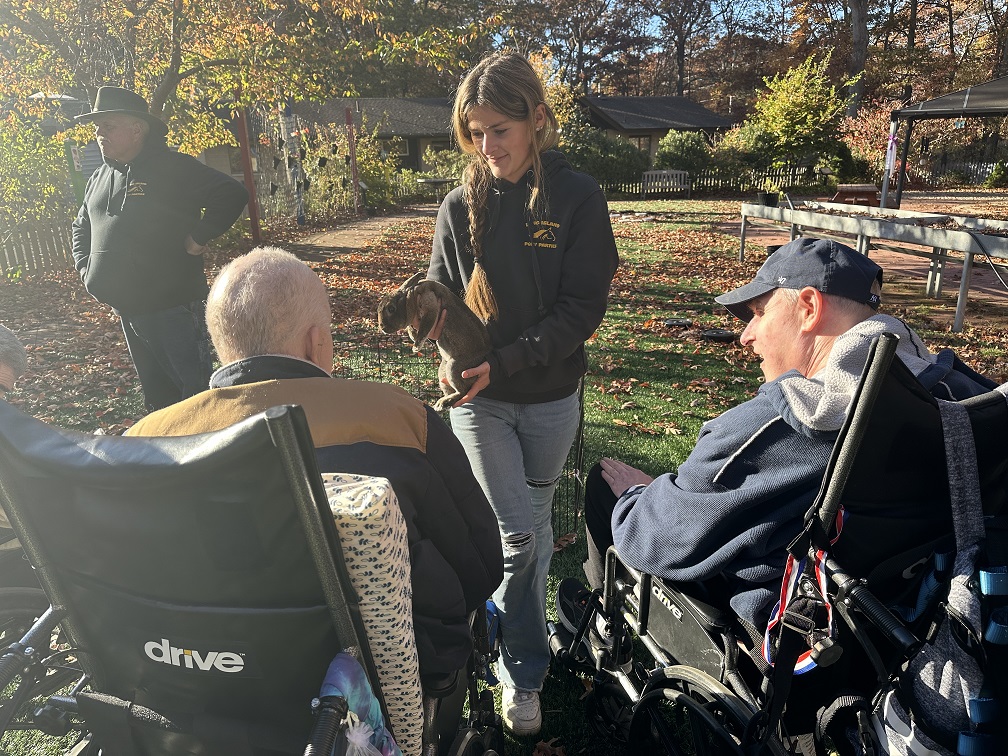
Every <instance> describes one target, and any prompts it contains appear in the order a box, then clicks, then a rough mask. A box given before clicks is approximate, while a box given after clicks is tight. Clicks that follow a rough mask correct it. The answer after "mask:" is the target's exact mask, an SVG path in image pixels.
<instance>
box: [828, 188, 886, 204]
mask: <svg viewBox="0 0 1008 756" xmlns="http://www.w3.org/2000/svg"><path fill="white" fill-rule="evenodd" d="M830 202H843V203H846V204H848V205H870V206H871V207H878V206H879V189H878V187H877V186H875V184H837V191H836V194H834V195H833V198H832V199H831V200H830Z"/></svg>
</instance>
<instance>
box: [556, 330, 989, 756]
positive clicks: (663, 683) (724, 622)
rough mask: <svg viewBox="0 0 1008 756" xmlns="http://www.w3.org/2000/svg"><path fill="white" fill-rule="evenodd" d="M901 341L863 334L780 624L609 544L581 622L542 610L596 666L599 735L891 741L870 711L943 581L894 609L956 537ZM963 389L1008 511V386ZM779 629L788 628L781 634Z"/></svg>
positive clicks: (800, 750)
mask: <svg viewBox="0 0 1008 756" xmlns="http://www.w3.org/2000/svg"><path fill="white" fill-rule="evenodd" d="M895 346H896V337H895V336H892V335H890V334H884V335H883V336H882V337H881V338H880V339H879V340H878V341H877V342H876V343H875V344H874V345H873V349H872V351H871V354H870V356H869V359H868V363H867V364H866V366H865V369H864V372H863V374H862V377H861V381H860V384H859V386H858V389H857V392H856V394H855V397H854V400H853V401H852V404H851V408H850V409H849V411H848V415H847V420H846V423H845V425H844V427H843V428H841V430H840V433H839V436H838V438H837V441H836V443H835V446H834V448H833V453H832V455H831V459H830V461H829V464H828V466H827V469H826V472H825V474H824V478H823V482H822V486H821V489H820V491H819V494H818V495H817V496H816V498H815V501H814V502H813V504H812V506H811V507H810V509H809V511H808V513H807V514H806V518H805V527H804V529H803V530H802V533H801V534H800V535H799V536H798V537H797V538H796V539H795V541H794V542H793V543H792V544H791V546H790V547H789V549H790V551H791V553H792V554H793V555H794V557H795V559H794V562H795V565H797V566H796V568H795V570H794V573H793V574H792V575H791V577H792V578H793V579H792V581H791V583H790V585H789V584H788V582H787V580H786V579H785V585H784V587H783V588H782V589H781V595H782V603H781V605H779V607H778V608H779V609H780V619H779V622H777V624H776V627H777V630H778V631H779V632H780V636H777V635H775V633H774V632H773V630H771V631H770V632H765V631H764V630H763V629H757V628H755V627H753V626H751V625H750V624H749V623H747V622H745V621H743V620H742V619H741V618H740V617H738V616H737V615H735V614H734V612H732V611H731V610H730V608H728V601H727V599H728V598H729V597H730V595H731V594H730V593H729V592H727V591H728V585H727V582H722V581H720V580H712V581H708V582H706V583H704V584H695V583H689V584H679V583H672V582H670V581H666V580H661V579H658V578H656V577H654V576H651V575H648V574H644V573H641V572H639V571H637V570H635V569H633V568H632V567H630V566H628V565H626V564H624V563H623V562H622V561H621V559H620V557H619V555H618V554H617V553H616V551H615V549H614V548H610V549H609V551H608V552H607V554H606V560H605V581H604V585H603V588H602V589H601V590H597V591H594V592H592V593H591V595H590V598H589V599H588V600H587V609H586V610H585V611H584V612H583V614H582V615H581V619H580V622H579V623H578V626H577V627H576V628H575V629H574V631H573V632H571V630H569V629H568V628H566V627H564V626H562V625H558V624H556V623H547V624H548V631H549V635H550V648H551V652H552V654H553V658H554V662H555V663H556V664H558V665H560V666H561V667H563V668H566V669H567V670H570V671H573V672H574V673H576V674H578V675H581V676H587V677H590V678H591V680H592V684H591V689H590V692H589V694H588V695H587V697H586V705H585V709H586V711H585V714H586V717H587V719H588V722H589V724H590V725H591V727H592V728H593V730H594V731H595V732H596V733H597V734H598V735H599V736H601V737H604V738H607V739H608V740H609V741H610V742H611V743H612V744H614V746H615V747H617V748H619V749H622V750H623V751H624V752H626V753H629V754H638V753H640V754H648V753H654V754H666V753H668V754H688V753H689V754H732V755H733V756H742V755H743V754H745V755H750V754H770V755H771V756H783V754H805V755H806V756H813V755H819V754H827V753H833V754H837V753H839V754H842V755H843V754H848V753H874V754H879V753H883V752H885V751H884V750H883V749H882V748H880V743H879V734H878V732H877V731H876V729H875V726H874V724H873V722H872V721H871V716H870V715H871V713H872V711H873V709H874V707H875V706H876V705H877V704H878V701H879V700H880V697H881V696H882V692H883V691H884V690H886V689H891V686H892V684H893V682H894V681H896V680H897V679H898V677H899V675H900V673H901V670H903V669H904V666H903V665H905V663H906V662H907V660H908V659H910V658H912V657H913V656H914V655H915V654H916V653H917V651H918V650H919V649H920V648H921V645H922V639H926V638H928V633H929V622H931V621H932V619H933V617H934V616H935V610H936V604H937V603H938V602H939V601H940V600H941V596H942V594H941V592H940V591H939V592H938V593H937V594H936V595H934V596H932V597H931V598H930V602H929V603H928V604H927V605H923V606H919V607H917V611H916V615H917V616H916V617H914V616H912V615H911V614H910V613H909V612H908V611H905V607H907V606H913V605H914V601H915V600H916V599H917V597H918V596H919V595H922V592H921V590H920V588H921V585H922V582H923V581H924V577H925V574H926V570H925V569H924V567H926V566H927V565H928V564H929V563H930V562H931V561H932V560H933V559H934V555H935V554H936V553H941V552H944V551H947V550H948V549H949V548H950V547H951V548H952V550H953V551H954V544H950V535H949V534H950V533H951V532H952V531H953V523H952V512H951V506H950V493H949V491H950V487H949V476H948V473H947V468H946V448H945V439H944V437H943V431H942V422H941V418H940V417H939V409H938V406H937V403H936V402H935V400H934V399H933V398H932V397H931V395H930V394H929V393H928V392H927V391H926V390H925V389H924V388H923V387H922V386H921V385H920V384H919V383H918V382H917V380H916V378H915V377H914V376H913V375H912V374H911V373H910V372H909V370H907V369H906V368H905V367H904V366H903V364H902V363H901V362H900V361H899V360H894V359H893V355H894V354H895ZM960 404H961V405H964V406H965V407H966V409H967V412H968V416H969V424H970V428H971V430H972V434H973V437H974V440H975V445H976V463H977V467H978V469H979V479H980V488H981V491H982V494H983V498H982V501H983V509H984V513H985V514H986V515H988V519H989V518H990V516H991V515H1003V514H1004V513H1005V512H1006V509H1005V503H1006V502H1005V499H1006V498H1008V455H1006V454H1005V451H1004V448H1005V447H1004V439H1005V438H1006V433H1008V405H1006V402H1005V396H1004V395H1003V394H1001V393H998V392H990V393H989V394H985V395H982V396H979V397H975V398H973V399H969V400H965V401H964V402H961V403H960ZM841 508H842V521H843V525H842V537H837V536H838V535H839V534H838V533H837V532H836V529H835V527H834V525H835V524H836V523H837V522H838V519H837V516H838V512H840V511H841ZM830 540H834V542H833V543H832V545H829V541H830ZM824 543H825V544H826V546H827V547H828V553H827V551H826V550H825V549H824V548H823V544H824ZM803 558H804V559H805V561H804V562H801V561H800V560H802V559H803ZM790 564H791V563H790V562H789V565H790ZM802 565H810V569H808V570H806V569H804V567H803V566H802ZM811 566H814V569H813V568H811ZM568 580H574V579H573V578H568ZM795 596H797V597H798V598H799V599H807V602H806V605H805V606H804V609H803V610H802V607H799V609H796V610H794V611H792V609H791V608H790V607H791V606H792V605H794V604H797V603H799V602H798V601H795ZM788 598H790V599H791V603H790V604H788V603H787V602H786V599H788ZM827 613H828V616H827ZM597 617H601V618H602V620H603V621H604V622H605V623H607V627H608V628H610V629H611V630H612V635H613V642H612V644H611V645H604V644H599V643H594V644H593V643H592V642H591V640H590V628H591V626H592V625H593V624H594V623H595V622H596V621H598V620H597ZM782 628H783V629H782ZM785 634H787V635H788V637H789V638H792V637H793V638H798V639H799V640H798V641H797V642H796V641H794V640H788V641H787V642H785V640H784V637H785ZM631 641H632V642H631ZM778 643H779V645H778ZM796 645H797V647H795V646H796ZM631 650H632V654H631V653H630V651H631ZM768 657H769V659H768ZM774 657H776V658H774ZM793 672H798V674H792V673H793ZM1002 745H1003V743H1002ZM998 752H1001V753H1003V752H1005V751H1003V750H1001V751H998Z"/></svg>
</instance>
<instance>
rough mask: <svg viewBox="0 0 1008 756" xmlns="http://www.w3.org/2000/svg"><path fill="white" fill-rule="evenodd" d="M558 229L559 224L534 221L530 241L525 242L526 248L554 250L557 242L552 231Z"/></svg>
mask: <svg viewBox="0 0 1008 756" xmlns="http://www.w3.org/2000/svg"><path fill="white" fill-rule="evenodd" d="M557 228H560V224H559V223H554V222H553V221H534V222H533V224H532V229H530V235H531V237H532V239H531V240H530V241H527V242H525V246H526V247H539V248H540V249H556V248H557V240H556V233H555V232H554V229H557Z"/></svg>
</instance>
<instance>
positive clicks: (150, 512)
mask: <svg viewBox="0 0 1008 756" xmlns="http://www.w3.org/2000/svg"><path fill="white" fill-rule="evenodd" d="M207 309H208V322H209V324H210V330H211V335H212V337H213V341H214V345H215V347H216V349H217V351H218V354H219V355H220V357H221V359H222V360H224V361H225V362H226V363H227V364H225V366H224V367H222V368H221V369H220V370H218V371H217V373H215V374H214V377H213V379H212V381H211V384H212V387H211V389H210V390H208V391H206V392H203V393H202V394H200V395H197V396H196V397H192V398H191V399H190V400H189V401H187V402H183V403H180V404H178V405H175V406H173V407H170V408H166V409H165V410H163V411H160V412H158V413H155V414H153V415H150V416H148V417H147V418H145V419H144V420H142V421H140V422H139V423H137V425H135V426H134V428H133V429H132V431H131V435H135V436H139V437H137V438H118V437H96V436H88V435H85V434H79V433H70V432H66V431H62V430H59V429H57V428H53V427H50V426H47V425H45V424H44V423H41V422H38V421H36V420H34V419H32V418H30V417H27V416H25V415H24V414H22V413H20V412H19V411H18V410H17V409H15V408H14V407H12V406H10V405H8V404H6V403H5V402H2V401H0V506H2V507H3V509H4V510H5V511H6V512H7V514H8V516H9V520H10V524H11V526H12V527H13V529H14V531H15V533H16V535H17V537H18V538H19V540H20V542H21V545H22V546H23V548H24V551H25V553H26V554H27V556H28V558H29V561H30V562H31V565H32V566H33V567H34V569H35V572H36V574H37V576H38V578H39V582H40V583H41V585H42V587H43V588H44V593H43V592H42V591H39V590H33V589H8V590H6V591H0V640H2V644H0V692H2V693H3V694H4V695H2V696H0V736H2V735H3V733H4V732H5V731H7V730H9V729H37V730H42V731H44V732H46V733H49V734H53V735H67V734H72V733H75V732H76V733H80V734H81V735H83V736H84V737H82V738H81V739H80V741H79V743H78V744H77V746H75V748H76V749H77V751H79V752H80V753H89V754H96V753H99V751H100V752H101V753H103V754H106V756H108V755H110V754H123V755H124V756H129V755H130V754H177V753H186V754H248V756H266V755H267V754H269V755H271V756H274V755H279V754H291V753H298V754H300V753H313V754H328V753H330V751H331V750H332V746H333V744H334V742H335V741H337V740H340V739H341V738H342V745H343V747H346V743H347V739H348V738H349V739H350V741H351V742H356V744H357V747H358V750H357V751H355V753H357V754H359V755H362V754H364V753H373V752H375V751H377V752H379V753H381V754H383V756H390V754H396V753H399V752H400V751H401V752H402V753H406V754H419V753H421V752H422V753H424V754H425V756H437V754H441V755H442V756H443V755H444V754H454V755H456V756H463V755H464V756H476V755H477V754H483V753H484V752H495V751H499V750H500V747H499V743H500V740H501V737H500V726H499V725H500V720H499V716H497V715H496V714H495V712H494V708H493V697H492V694H490V693H488V692H486V691H482V692H481V691H480V690H479V689H478V687H477V679H478V676H479V675H480V673H481V672H484V671H485V670H486V667H487V665H488V664H489V662H490V661H491V658H490V657H491V648H490V645H489V642H488V640H487V637H486V635H487V632H486V631H487V625H486V621H485V609H484V607H485V601H486V599H487V598H489V596H490V595H491V594H492V592H493V589H494V588H495V587H496V585H497V584H498V583H499V581H500V579H501V575H502V570H503V556H502V550H501V544H500V537H499V531H498V529H497V524H496V518H495V517H494V515H493V511H492V510H491V509H490V506H489V504H488V502H487V500H486V497H485V496H484V495H483V494H482V491H481V490H480V488H479V485H478V483H477V482H476V479H475V478H474V476H473V474H472V471H471V470H470V468H469V464H468V461H467V459H466V457H465V454H464V452H463V451H462V449H461V446H459V443H458V441H457V440H456V439H455V438H454V436H453V435H452V434H451V431H450V430H449V429H448V428H447V426H445V425H444V423H443V422H442V421H441V419H440V418H438V417H437V416H436V414H434V413H433V412H432V411H431V410H430V409H429V408H427V407H425V406H424V405H423V404H422V403H421V402H419V401H417V400H416V399H414V398H412V397H410V396H408V395H407V394H406V393H405V392H404V391H401V390H399V389H397V388H395V387H393V386H389V385H384V384H373V383H366V382H358V381H342V380H336V379H333V378H332V377H331V376H330V371H331V369H332V362H333V346H332V340H331V336H330V319H331V315H330V310H329V297H328V293H327V291H326V289H325V286H324V285H323V283H322V282H321V280H320V279H319V278H318V276H317V275H316V274H315V273H314V272H313V271H312V270H311V269H310V268H309V267H308V266H307V265H306V264H305V263H303V262H302V261H300V260H298V259H297V258H295V257H294V256H293V255H290V254H288V253H286V252H284V251H282V250H278V249H257V250H254V251H253V252H251V253H249V254H247V255H244V256H242V257H240V258H237V259H236V260H234V261H232V262H231V263H229V265H227V266H226V267H225V268H224V269H223V270H222V271H221V273H220V274H219V275H218V278H217V280H216V281H215V283H214V287H213V289H212V290H211V294H210V301H209V303H208V308H207ZM36 594H38V595H36ZM50 603H51V605H52V606H51V608H49V609H48V611H46V608H47V607H49V605H50ZM477 620H478V621H477ZM46 649H48V652H45V650H46ZM78 678H79V681H77V680H78ZM71 686H72V687H71ZM67 688H69V689H68V690H66V689H67ZM54 694H55V695H54ZM466 694H468V695H469V713H468V715H467V716H466V717H465V718H464V719H463V713H462V712H463V699H464V697H465V696H466ZM313 722H314V723H315V727H314V729H313V728H312V727H311V725H312V723H313ZM360 722H363V723H364V724H366V725H367V729H366V730H364V729H359V728H356V725H357V724H359V723H360ZM309 731H312V732H313V734H312V735H311V737H310V741H309V746H308V750H305V743H306V740H307V739H308V733H309ZM362 733H363V735H362ZM355 737H356V740H354V738H355ZM369 749H371V750H369ZM75 752H76V751H75ZM340 752H342V751H340Z"/></svg>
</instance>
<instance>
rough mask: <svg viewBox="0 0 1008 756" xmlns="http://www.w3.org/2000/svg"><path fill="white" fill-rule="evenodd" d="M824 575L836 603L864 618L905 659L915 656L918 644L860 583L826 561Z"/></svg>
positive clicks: (829, 561) (834, 564) (830, 561)
mask: <svg viewBox="0 0 1008 756" xmlns="http://www.w3.org/2000/svg"><path fill="white" fill-rule="evenodd" d="M826 573H827V574H828V575H829V576H830V578H831V579H832V580H833V582H834V583H836V585H837V589H838V590H837V601H844V602H846V603H847V604H848V605H850V606H853V607H854V608H856V609H858V610H859V611H860V612H861V613H862V614H864V616H865V617H867V618H868V620H869V621H870V622H871V623H872V624H873V625H875V627H877V628H878V629H879V630H880V631H881V632H882V634H883V635H884V636H885V638H886V640H888V641H889V642H890V643H892V644H893V645H894V646H895V647H896V648H897V649H899V651H900V653H901V654H903V657H904V658H905V659H910V658H912V657H913V656H914V654H916V653H917V650H918V649H919V648H920V646H921V642H920V641H919V640H917V638H916V636H914V634H913V633H911V632H910V630H909V629H907V627H906V625H904V624H903V623H902V622H901V621H900V620H899V618H898V617H896V615H894V614H893V613H892V612H890V611H889V609H888V608H887V607H886V605H885V604H883V603H882V602H881V601H879V600H878V599H877V598H876V597H875V594H873V593H872V592H871V590H869V588H868V587H867V586H866V585H865V584H864V583H863V582H862V581H860V580H858V579H857V578H853V577H851V576H850V575H848V574H847V573H846V572H844V571H843V570H841V569H840V565H838V564H837V563H836V562H834V561H833V560H832V559H829V558H827V559H826Z"/></svg>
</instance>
